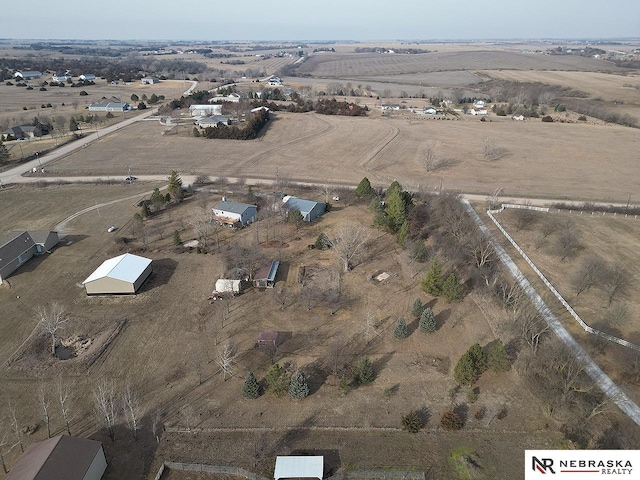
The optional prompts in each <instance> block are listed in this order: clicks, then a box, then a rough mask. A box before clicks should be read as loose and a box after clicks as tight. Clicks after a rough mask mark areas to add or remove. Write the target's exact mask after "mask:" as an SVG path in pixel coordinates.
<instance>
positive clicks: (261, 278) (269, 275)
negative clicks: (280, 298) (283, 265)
mask: <svg viewBox="0 0 640 480" xmlns="http://www.w3.org/2000/svg"><path fill="white" fill-rule="evenodd" d="M279 266H280V262H278V261H277V260H274V261H273V262H271V265H265V266H264V267H262V268H260V269H259V270H258V271H257V272H256V274H255V275H254V276H253V286H254V287H256V288H273V287H274V285H275V284H276V275H278V267H279Z"/></svg>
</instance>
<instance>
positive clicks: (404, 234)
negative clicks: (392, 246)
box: [396, 220, 410, 248]
mask: <svg viewBox="0 0 640 480" xmlns="http://www.w3.org/2000/svg"><path fill="white" fill-rule="evenodd" d="M409 239H410V235H409V222H408V221H407V220H405V221H404V223H403V224H402V225H401V226H400V230H398V233H397V234H396V240H397V241H398V245H400V246H401V247H402V248H404V247H406V245H407V242H408V241H409Z"/></svg>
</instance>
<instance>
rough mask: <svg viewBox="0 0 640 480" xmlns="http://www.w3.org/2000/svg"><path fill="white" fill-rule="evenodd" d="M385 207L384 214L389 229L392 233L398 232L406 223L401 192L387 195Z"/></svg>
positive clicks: (405, 210)
mask: <svg viewBox="0 0 640 480" xmlns="http://www.w3.org/2000/svg"><path fill="white" fill-rule="evenodd" d="M386 202H387V205H386V207H385V209H384V212H385V213H386V215H387V219H388V223H389V228H390V229H391V231H393V232H397V231H398V230H400V227H401V226H402V224H403V223H405V222H406V221H407V206H406V205H405V203H404V197H403V196H402V191H398V190H393V191H392V192H391V193H390V194H387V199H386Z"/></svg>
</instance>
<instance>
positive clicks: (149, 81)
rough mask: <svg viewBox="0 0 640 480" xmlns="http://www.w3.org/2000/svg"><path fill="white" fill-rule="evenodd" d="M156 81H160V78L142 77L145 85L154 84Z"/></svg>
mask: <svg viewBox="0 0 640 480" xmlns="http://www.w3.org/2000/svg"><path fill="white" fill-rule="evenodd" d="M156 83H160V80H158V79H157V78H155V77H144V78H143V79H142V84H143V85H154V84H156Z"/></svg>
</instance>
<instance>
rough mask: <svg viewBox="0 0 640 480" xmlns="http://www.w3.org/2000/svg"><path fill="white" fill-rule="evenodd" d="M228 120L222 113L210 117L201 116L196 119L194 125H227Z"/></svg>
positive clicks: (205, 126)
mask: <svg viewBox="0 0 640 480" xmlns="http://www.w3.org/2000/svg"><path fill="white" fill-rule="evenodd" d="M229 123H230V121H229V118H228V117H225V116H223V115H212V116H210V117H205V118H201V119H200V120H198V121H196V125H198V126H199V127H202V128H207V127H214V128H215V127H219V126H220V125H229Z"/></svg>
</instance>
